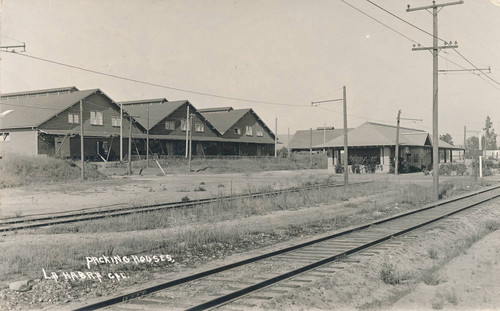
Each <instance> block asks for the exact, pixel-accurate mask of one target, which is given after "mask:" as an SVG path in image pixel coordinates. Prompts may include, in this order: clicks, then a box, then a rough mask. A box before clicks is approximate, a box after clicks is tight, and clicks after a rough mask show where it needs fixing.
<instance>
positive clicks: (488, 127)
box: [483, 116, 497, 150]
mask: <svg viewBox="0 0 500 311" xmlns="http://www.w3.org/2000/svg"><path fill="white" fill-rule="evenodd" d="M483 130H484V149H485V150H496V149H497V134H496V133H495V130H494V129H493V122H491V119H490V116H487V117H486V122H485V126H484V129H483Z"/></svg>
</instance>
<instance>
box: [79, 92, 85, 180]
mask: <svg viewBox="0 0 500 311" xmlns="http://www.w3.org/2000/svg"><path fill="white" fill-rule="evenodd" d="M80 161H81V165H82V176H81V178H82V180H85V152H84V151H83V99H80Z"/></svg>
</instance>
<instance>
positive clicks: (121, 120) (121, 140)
mask: <svg viewBox="0 0 500 311" xmlns="http://www.w3.org/2000/svg"><path fill="white" fill-rule="evenodd" d="M122 161H123V103H120V162H122Z"/></svg>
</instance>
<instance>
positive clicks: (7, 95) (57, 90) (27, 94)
mask: <svg viewBox="0 0 500 311" xmlns="http://www.w3.org/2000/svg"><path fill="white" fill-rule="evenodd" d="M76 91H78V89H77V88H76V87H75V86H67V87H59V88H53V89H43V90H34V91H24V92H14V93H4V94H2V95H1V98H2V99H10V98H18V97H32V96H33V97H39V96H48V95H60V94H62V93H72V92H76Z"/></svg>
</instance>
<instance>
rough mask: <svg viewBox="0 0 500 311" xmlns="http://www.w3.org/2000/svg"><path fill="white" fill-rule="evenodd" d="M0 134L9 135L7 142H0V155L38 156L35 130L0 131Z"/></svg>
mask: <svg viewBox="0 0 500 311" xmlns="http://www.w3.org/2000/svg"><path fill="white" fill-rule="evenodd" d="M0 132H2V133H9V141H0V155H2V156H3V155H6V154H25V155H37V154H38V148H37V132H36V130H32V129H29V130H28V129H26V130H8V131H7V130H2V131H0Z"/></svg>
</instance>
